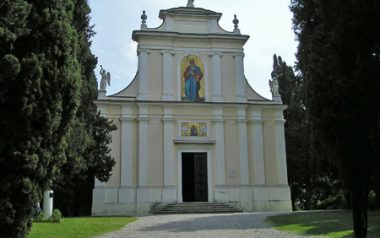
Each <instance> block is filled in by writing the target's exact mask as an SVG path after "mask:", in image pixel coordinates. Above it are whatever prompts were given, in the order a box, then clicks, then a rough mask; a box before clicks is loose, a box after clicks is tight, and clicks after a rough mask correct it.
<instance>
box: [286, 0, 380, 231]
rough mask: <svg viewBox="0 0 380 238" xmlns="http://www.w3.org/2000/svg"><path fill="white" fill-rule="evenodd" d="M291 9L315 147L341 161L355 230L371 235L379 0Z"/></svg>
mask: <svg viewBox="0 0 380 238" xmlns="http://www.w3.org/2000/svg"><path fill="white" fill-rule="evenodd" d="M291 10H292V11H293V13H294V18H293V23H294V30H295V33H296V35H297V37H298V40H299V48H298V53H297V58H298V67H299V69H300V71H301V72H302V76H303V78H304V80H305V87H306V95H305V97H306V107H307V108H308V116H309V120H310V121H309V123H310V126H311V129H312V130H311V136H312V142H313V148H314V151H315V152H319V153H323V154H325V156H326V157H328V158H331V160H332V162H334V163H336V164H337V166H338V168H339V169H340V172H341V175H342V178H343V179H344V182H345V185H346V188H347V189H348V190H349V191H350V192H351V199H352V208H353V218H354V232H355V237H365V235H366V229H367V203H368V191H369V185H370V180H371V179H372V177H373V176H374V174H375V168H376V166H378V164H379V151H378V150H379V148H380V146H379V135H380V109H379V108H380V107H379V106H380V105H379V104H380V100H379V96H378V92H379V90H380V85H379V84H380V78H379V75H380V35H379V34H378V32H379V30H380V25H379V24H378V23H379V22H380V2H379V1H377V0H360V1H359V0H336V1H327V0H314V1H306V0H292V2H291Z"/></svg>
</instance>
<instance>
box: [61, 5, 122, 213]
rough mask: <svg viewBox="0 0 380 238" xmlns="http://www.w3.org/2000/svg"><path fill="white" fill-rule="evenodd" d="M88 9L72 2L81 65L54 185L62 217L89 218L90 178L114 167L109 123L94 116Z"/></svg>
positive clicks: (101, 176) (93, 64)
mask: <svg viewBox="0 0 380 238" xmlns="http://www.w3.org/2000/svg"><path fill="white" fill-rule="evenodd" d="M89 14H90V8H89V6H88V3H87V1H86V0H76V2H75V10H74V20H73V25H74V27H75V29H76V31H77V34H78V39H79V40H78V53H77V60H78V62H79V63H80V65H81V89H80V105H79V108H78V111H77V113H76V116H75V119H74V122H73V124H72V127H71V128H70V130H69V133H68V146H67V148H66V150H65V152H66V157H67V163H66V164H65V165H64V166H63V168H62V169H61V176H60V179H59V180H58V181H57V183H55V185H54V190H55V195H56V196H55V204H56V207H58V208H59V209H60V210H61V211H62V212H63V213H64V214H65V215H71V216H73V215H90V214H91V213H90V212H91V202H92V188H93V187H94V177H97V178H98V179H99V180H100V181H107V180H108V179H109V177H110V175H111V171H112V168H113V166H114V164H115V162H114V160H113V158H112V157H111V156H110V155H109V152H110V151H109V148H108V144H109V142H110V132H111V131H112V130H115V129H116V128H115V126H113V125H112V124H111V123H110V122H108V121H107V120H106V119H105V118H102V117H101V116H99V115H97V113H96V105H95V103H94V101H95V100H96V98H97V82H96V77H95V73H94V69H95V67H96V64H97V59H96V57H95V56H94V55H93V54H92V52H91V49H90V46H91V41H90V39H91V37H92V36H93V35H94V32H93V30H92V26H90V17H89Z"/></svg>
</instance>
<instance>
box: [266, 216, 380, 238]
mask: <svg viewBox="0 0 380 238" xmlns="http://www.w3.org/2000/svg"><path fill="white" fill-rule="evenodd" d="M268 221H269V222H270V223H272V224H274V228H275V229H277V230H281V231H286V232H290V233H295V234H300V235H306V236H307V235H312V236H321V237H334V238H348V237H353V231H352V215H351V212H349V211H315V212H295V213H292V214H286V215H278V216H272V217H269V218H268ZM368 237H369V238H372V237H373V238H375V237H380V212H370V213H368Z"/></svg>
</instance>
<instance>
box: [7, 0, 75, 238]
mask: <svg viewBox="0 0 380 238" xmlns="http://www.w3.org/2000/svg"><path fill="white" fill-rule="evenodd" d="M73 12H74V4H73V1H71V0H65V1H63V0H44V1H38V0H28V1H24V0H3V1H1V3H0V115H1V117H0V131H1V133H0V183H1V184H2V186H1V187H0V230H1V235H2V236H3V237H24V236H25V234H26V233H27V230H28V229H29V227H30V225H31V222H30V217H31V215H32V212H33V207H34V205H35V204H36V202H37V201H38V200H39V198H40V194H41V190H42V189H43V188H47V187H48V186H50V184H51V181H52V180H53V179H54V177H55V176H56V175H57V173H58V172H59V168H60V166H61V165H62V164H63V163H64V162H65V160H66V158H65V153H64V149H65V147H66V141H65V136H66V133H67V131H68V129H69V127H70V123H71V121H72V119H73V118H74V116H75V113H76V110H77V108H78V103H79V100H78V99H79V87H80V74H79V73H78V72H80V66H79V64H78V61H77V58H76V54H77V43H78V35H77V34H76V31H75V29H74V27H73V26H72V24H71V23H72V21H73Z"/></svg>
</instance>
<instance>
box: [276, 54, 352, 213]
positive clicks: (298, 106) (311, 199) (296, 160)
mask: <svg viewBox="0 0 380 238" xmlns="http://www.w3.org/2000/svg"><path fill="white" fill-rule="evenodd" d="M273 69H274V70H275V69H277V70H278V71H279V72H277V74H278V75H279V76H278V82H279V92H280V94H281V97H282V101H283V103H284V104H286V105H287V106H288V107H287V109H286V110H285V112H284V117H285V120H286V122H285V137H286V140H285V141H286V155H287V162H288V177H289V185H290V187H291V195H292V203H293V209H294V210H310V209H333V208H342V206H343V205H344V200H345V198H344V192H343V191H342V186H341V180H340V179H339V178H338V176H337V175H336V167H335V166H333V165H332V164H331V163H329V161H328V160H326V158H324V157H322V156H319V157H318V156H317V154H315V153H313V151H312V148H311V144H310V140H311V136H310V125H309V123H308V118H307V108H306V105H305V88H304V80H303V78H302V75H295V73H294V70H293V68H292V67H291V66H288V65H287V64H286V62H285V61H283V60H282V59H281V57H280V56H279V57H277V56H276V55H274V56H273Z"/></svg>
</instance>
